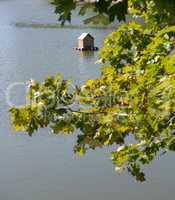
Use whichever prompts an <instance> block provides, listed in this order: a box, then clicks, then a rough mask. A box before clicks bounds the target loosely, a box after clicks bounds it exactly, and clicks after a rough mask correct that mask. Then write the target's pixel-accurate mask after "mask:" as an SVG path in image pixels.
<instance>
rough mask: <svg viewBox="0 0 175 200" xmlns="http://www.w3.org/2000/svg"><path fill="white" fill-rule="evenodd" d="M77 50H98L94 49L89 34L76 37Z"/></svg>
mask: <svg viewBox="0 0 175 200" xmlns="http://www.w3.org/2000/svg"><path fill="white" fill-rule="evenodd" d="M77 50H82V51H83V50H93V51H94V50H98V48H97V47H94V37H93V36H92V35H90V34H89V33H82V34H81V35H80V36H79V37H78V47H77Z"/></svg>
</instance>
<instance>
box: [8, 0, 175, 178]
mask: <svg viewBox="0 0 175 200" xmlns="http://www.w3.org/2000/svg"><path fill="white" fill-rule="evenodd" d="M54 4H55V5H56V12H57V13H59V14H60V18H59V19H60V20H61V21H62V22H63V23H64V22H65V20H70V19H71V10H73V9H75V8H76V6H77V4H76V3H75V2H74V1H72V0H67V1H66V2H65V1H64V3H63V1H62V0H55V1H54ZM78 6H80V14H82V13H83V14H84V13H85V12H86V11H87V9H89V8H92V9H93V10H94V11H95V12H97V13H98V15H101V14H103V15H104V16H105V17H108V18H109V21H113V20H115V17H117V18H118V19H119V20H124V19H125V16H126V14H130V16H132V21H131V22H129V23H124V24H122V25H120V27H119V28H118V29H117V30H116V31H114V32H112V33H110V34H109V35H108V36H107V37H106V39H105V40H104V44H103V47H102V49H101V50H100V56H99V62H101V63H102V69H101V76H100V77H98V78H97V79H96V80H87V81H86V82H85V83H84V84H83V85H82V86H76V87H75V89H74V90H73V91H72V92H70V82H69V81H68V80H62V79H61V75H60V74H58V75H56V76H55V77H47V78H46V79H45V81H44V82H43V83H39V82H37V81H33V80H32V81H30V84H29V95H28V97H29V99H30V104H29V105H25V106H23V107H21V108H15V107H13V108H11V109H10V113H11V118H12V124H13V127H14V129H15V130H16V131H21V130H22V131H25V132H26V133H28V135H30V136H32V134H33V133H34V132H35V131H37V130H38V129H39V128H43V127H48V126H49V127H50V128H51V129H52V131H53V133H55V134H71V133H73V132H74V130H75V129H79V130H80V134H79V135H78V136H77V143H76V144H75V147H74V151H75V153H77V154H78V155H83V154H84V153H85V152H86V151H87V150H88V149H96V148H99V147H100V148H101V147H104V146H110V145H113V146H115V147H116V150H115V151H113V152H112V162H113V164H114V165H115V168H116V170H117V171H123V170H126V171H128V172H129V173H130V174H131V175H132V176H134V177H135V178H136V180H138V181H144V180H145V174H144V172H143V171H142V167H143V165H146V164H149V163H150V162H151V161H152V160H153V159H154V158H155V157H156V156H160V155H163V154H165V153H167V152H168V151H174V150H175V54H174V47H175V25H174V20H175V17H174V16H173V12H174V9H175V3H174V1H172V0H171V1H170V0H169V1H166V3H165V1H162V0H161V1H158V0H154V1H144V0H128V1H126V0H123V1H105V0H99V1H98V2H96V3H82V4H80V5H78ZM138 17H139V20H138ZM140 19H141V20H140ZM93 20H94V18H91V20H89V22H90V21H91V22H93ZM138 21H141V23H139V22H138ZM75 108H76V109H75ZM128 137H129V138H130V139H132V140H130V139H129V140H128ZM131 141H134V142H131Z"/></svg>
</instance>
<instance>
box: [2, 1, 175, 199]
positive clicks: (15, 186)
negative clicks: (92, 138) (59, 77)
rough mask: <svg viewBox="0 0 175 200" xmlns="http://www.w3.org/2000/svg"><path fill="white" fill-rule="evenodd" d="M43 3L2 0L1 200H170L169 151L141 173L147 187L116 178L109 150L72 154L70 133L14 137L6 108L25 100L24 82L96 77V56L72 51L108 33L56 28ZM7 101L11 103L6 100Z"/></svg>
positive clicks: (49, 9)
mask: <svg viewBox="0 0 175 200" xmlns="http://www.w3.org/2000/svg"><path fill="white" fill-rule="evenodd" d="M56 23H57V17H56V16H55V15H54V13H53V8H52V7H51V6H50V5H49V4H48V2H47V0H30V1H29V0H0V113H1V114H0V153H1V156H0V199H2V200H116V199H117V200H127V199H129V200H148V199H150V200H165V199H166V200H172V199H173V196H174V195H175V192H174V184H175V173H174V169H175V167H174V163H175V162H174V160H175V155H174V154H168V155H166V156H164V157H162V158H157V159H156V160H155V161H154V162H153V163H152V164H151V166H149V167H147V168H146V170H145V171H146V173H147V182H146V183H143V184H139V183H136V182H135V180H134V179H133V178H132V177H130V176H129V175H128V174H121V175H119V174H117V173H116V172H115V171H114V168H113V166H112V164H111V161H110V150H111V149H107V148H106V149H97V150H96V151H89V152H88V153H87V154H86V155H85V156H84V157H81V158H79V157H77V156H75V155H74V154H73V150H72V149H73V145H74V143H75V141H76V137H75V135H71V136H55V135H53V134H51V133H50V130H48V129H43V130H40V131H38V132H37V133H36V134H34V135H33V137H28V136H27V135H25V134H23V133H16V134H15V133H14V132H13V131H12V129H11V125H10V119H9V113H8V109H9V103H11V104H15V105H21V104H24V103H25V83H26V82H27V81H28V80H29V79H31V78H33V79H37V80H39V81H42V80H43V79H44V77H46V76H48V75H54V74H56V73H57V72H60V73H62V74H63V77H64V78H70V79H71V80H72V81H73V82H74V83H82V82H83V81H84V80H86V79H88V78H95V77H97V76H98V75H99V74H100V71H99V69H100V66H99V65H95V64H94V62H95V61H96V60H97V59H98V53H97V52H94V53H92V54H89V55H82V54H81V53H80V52H77V51H75V50H73V48H74V47H75V45H76V41H77V37H78V36H79V35H80V34H81V33H82V32H90V33H91V34H92V35H93V36H95V38H96V46H98V47H100V46H101V45H102V41H103V39H104V37H105V36H106V35H107V34H108V33H109V32H110V31H111V30H112V29H95V28H92V27H89V28H87V27H86V28H83V26H80V27H79V24H80V23H81V19H79V18H78V17H77V16H76V14H75V15H74V18H73V21H72V26H66V27H65V28H57V25H55V24H56ZM7 97H8V98H7Z"/></svg>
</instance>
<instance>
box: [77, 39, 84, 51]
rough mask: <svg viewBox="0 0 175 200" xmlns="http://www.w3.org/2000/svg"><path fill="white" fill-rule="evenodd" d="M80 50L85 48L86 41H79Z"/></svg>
mask: <svg viewBox="0 0 175 200" xmlns="http://www.w3.org/2000/svg"><path fill="white" fill-rule="evenodd" d="M78 48H80V49H82V48H84V41H83V40H80V39H79V40H78Z"/></svg>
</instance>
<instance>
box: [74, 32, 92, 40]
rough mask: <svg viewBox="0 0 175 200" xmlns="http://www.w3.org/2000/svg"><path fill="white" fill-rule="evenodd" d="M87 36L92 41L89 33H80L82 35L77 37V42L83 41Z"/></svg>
mask: <svg viewBox="0 0 175 200" xmlns="http://www.w3.org/2000/svg"><path fill="white" fill-rule="evenodd" d="M87 36H90V37H91V38H92V39H94V38H93V37H92V35H91V34H90V33H82V34H81V35H80V36H79V37H78V39H79V40H83V39H84V38H86V37H87Z"/></svg>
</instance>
